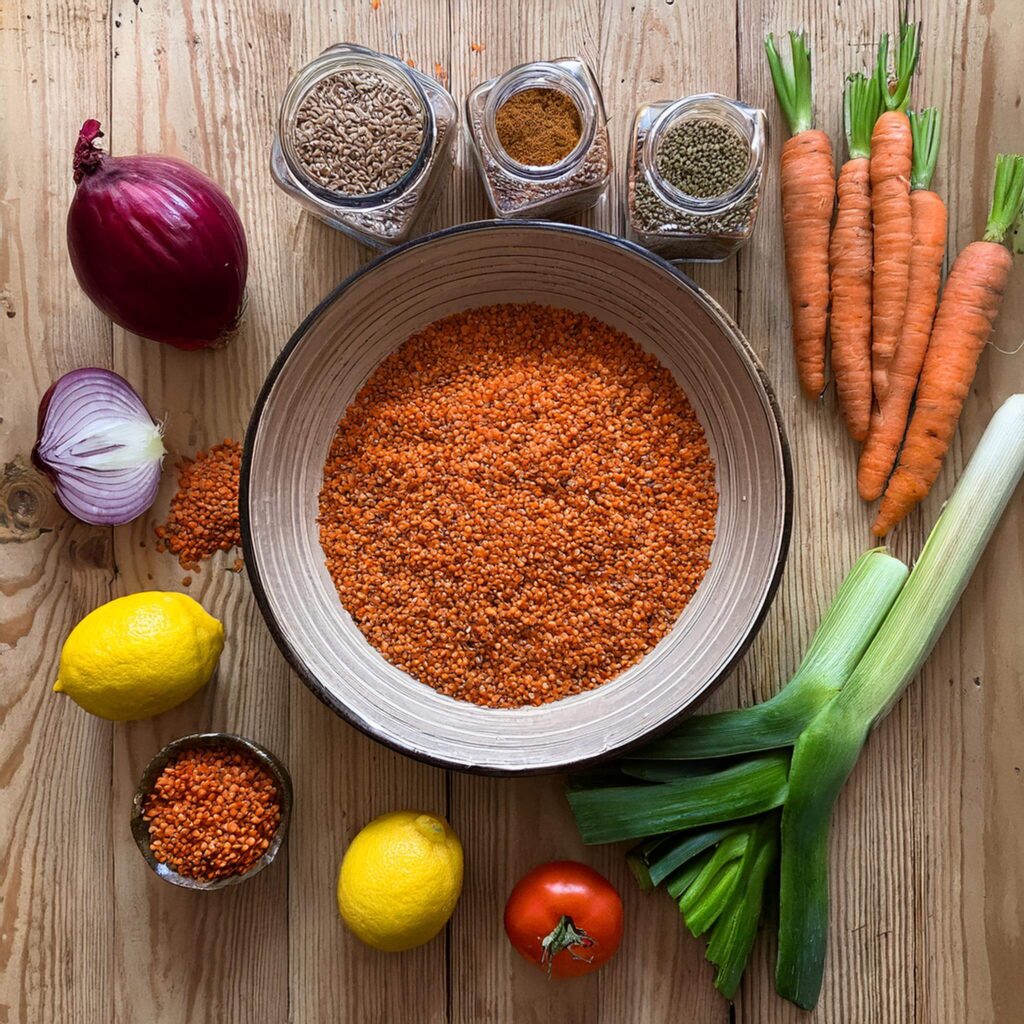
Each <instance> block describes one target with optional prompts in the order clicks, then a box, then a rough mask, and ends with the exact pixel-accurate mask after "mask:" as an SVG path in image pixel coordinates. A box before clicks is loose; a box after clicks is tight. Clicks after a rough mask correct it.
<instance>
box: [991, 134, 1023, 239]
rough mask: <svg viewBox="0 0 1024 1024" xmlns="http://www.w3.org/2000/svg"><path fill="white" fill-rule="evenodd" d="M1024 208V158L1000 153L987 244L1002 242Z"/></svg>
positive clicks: (993, 187)
mask: <svg viewBox="0 0 1024 1024" xmlns="http://www.w3.org/2000/svg"><path fill="white" fill-rule="evenodd" d="M1022 206H1024V156H1020V155H1019V154H1017V153H1011V154H1006V153H1000V154H999V156H997V157H996V176H995V182H994V184H993V185H992V206H991V207H990V208H989V211H988V223H987V224H986V225H985V234H984V236H983V238H984V240H985V241H986V242H1001V241H1002V240H1003V238H1004V237H1005V236H1006V232H1007V231H1009V230H1010V225H1011V224H1012V223H1013V222H1014V221H1015V220H1016V219H1017V218H1018V217H1019V216H1020V213H1021V207H1022Z"/></svg>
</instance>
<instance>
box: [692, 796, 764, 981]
mask: <svg viewBox="0 0 1024 1024" xmlns="http://www.w3.org/2000/svg"><path fill="white" fill-rule="evenodd" d="M778 857H779V823H778V815H775V814H770V815H765V816H764V817H763V818H761V819H760V820H759V822H758V824H757V829H756V831H755V832H754V835H753V837H752V839H751V842H750V843H749V844H748V846H747V850H746V853H745V854H744V857H743V864H742V865H741V868H740V881H739V884H738V885H737V886H736V889H735V891H734V893H733V896H732V899H731V901H730V904H729V906H728V907H726V909H725V910H724V911H723V912H722V914H721V915H720V916H719V918H718V920H717V921H715V924H714V927H713V929H712V932H711V937H710V939H709V941H708V948H707V953H706V955H707V958H708V960H710V961H711V963H713V964H714V965H715V966H716V967H717V968H718V971H717V973H716V974H715V988H717V989H718V991H719V992H721V993H722V995H723V996H725V998H726V999H732V997H733V996H734V995H735V994H736V989H737V988H739V984H740V979H741V978H742V977H743V970H744V968H745V967H746V966H747V960H748V959H749V957H750V950H751V948H752V947H753V945H754V938H755V937H756V935H757V923H758V921H759V920H760V917H761V907H762V905H763V903H764V890H765V885H766V884H767V881H768V876H769V875H770V874H771V872H772V871H773V870H774V868H775V864H776V862H777V861H778Z"/></svg>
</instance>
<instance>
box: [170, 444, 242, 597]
mask: <svg viewBox="0 0 1024 1024" xmlns="http://www.w3.org/2000/svg"><path fill="white" fill-rule="evenodd" d="M241 465H242V446H241V445H240V444H239V443H238V442H237V441H228V440H225V441H224V442H223V443H221V444H217V445H214V446H213V447H212V448H211V449H210V450H209V451H205V452H203V451H200V452H196V456H195V458H194V459H183V460H182V462H181V463H180V465H179V467H178V492H177V494H175V495H174V497H173V498H172V499H171V510H170V513H169V514H168V516H167V522H166V523H164V525H163V526H158V527H157V528H156V536H157V545H156V547H157V551H170V552H171V553H172V554H175V555H177V556H178V561H179V563H180V564H181V567H182V568H183V569H188V570H190V571H192V572H199V563H200V562H201V561H202V560H203V559H206V558H209V557H210V555H212V554H213V553H214V552H215V551H230V550H231V549H232V548H233V547H236V546H237V545H239V544H241V543H242V538H241V533H240V528H239V523H238V477H239V472H240V469H241ZM234 569H235V571H236V572H237V571H238V570H239V569H241V564H240V560H239V563H238V564H236V565H235V566H234ZM190 582H191V581H190Z"/></svg>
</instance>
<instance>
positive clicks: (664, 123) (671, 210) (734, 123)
mask: <svg viewBox="0 0 1024 1024" xmlns="http://www.w3.org/2000/svg"><path fill="white" fill-rule="evenodd" d="M688 120H694V121H712V122H717V123H718V124H719V125H724V126H727V127H730V128H732V129H734V130H735V131H736V132H737V133H738V134H739V135H740V136H741V137H742V138H743V139H744V140H745V141H746V143H747V146H748V152H749V159H748V163H747V167H746V170H745V172H744V174H743V176H742V177H741V178H740V179H739V180H738V181H737V182H736V184H735V185H733V186H732V187H731V188H729V189H728V190H727V191H726V192H724V193H722V194H721V195H717V196H706V197H703V198H699V197H696V196H692V195H688V194H687V193H686V192H683V191H682V190H681V189H679V188H678V187H676V186H675V185H673V184H672V182H670V181H669V180H667V179H666V177H665V176H664V174H663V173H662V171H661V170H660V169H659V160H658V155H659V150H660V147H661V145H662V143H663V142H664V140H665V138H666V136H667V135H668V133H669V132H670V131H671V130H672V129H674V128H676V127H678V126H680V125H682V124H683V123H684V122H685V121H688ZM767 142H768V133H767V117H766V115H765V112H764V111H763V110H759V109H757V108H756V107H751V106H748V105H747V104H745V103H740V102H738V101H736V100H730V99H728V98H727V97H725V96H719V95H718V94H716V93H703V94H701V95H698V96H689V97H687V98H685V99H681V100H675V101H671V102H665V103H648V104H644V105H643V106H641V107H640V109H639V110H638V111H637V112H636V117H635V118H634V120H633V130H632V133H631V135H630V143H629V159H628V162H627V171H626V174H627V181H626V196H625V202H626V224H627V229H628V234H629V237H630V238H632V239H633V240H634V241H636V242H639V243H640V244H641V245H643V246H645V247H646V248H648V249H650V250H652V251H653V252H656V253H658V254H659V255H661V256H664V257H665V258H666V259H670V260H679V261H685V262H701V263H717V262H719V261H721V260H724V259H727V258H728V257H729V256H731V255H732V254H733V253H734V252H736V250H737V249H739V248H740V247H741V246H743V245H744V244H746V242H747V241H748V240H749V238H750V236H751V234H752V233H753V230H754V223H755V221H756V219H757V211H758V207H759V206H760V201H761V190H762V186H763V184H764V175H765V169H766V150H767Z"/></svg>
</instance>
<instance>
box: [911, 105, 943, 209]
mask: <svg viewBox="0 0 1024 1024" xmlns="http://www.w3.org/2000/svg"><path fill="white" fill-rule="evenodd" d="M908 116H909V118H910V134H911V137H912V138H913V140H914V156H913V159H912V161H911V165H910V187H911V188H912V189H929V188H931V187H932V178H933V177H934V176H935V165H936V164H937V163H938V160H939V138H940V136H941V128H942V117H941V116H940V114H939V112H938V110H937V109H936V108H935V107H927V108H926V109H925V110H922V111H921V112H920V113H916V112H915V111H913V110H912V111H910V114H909V115H908Z"/></svg>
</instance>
